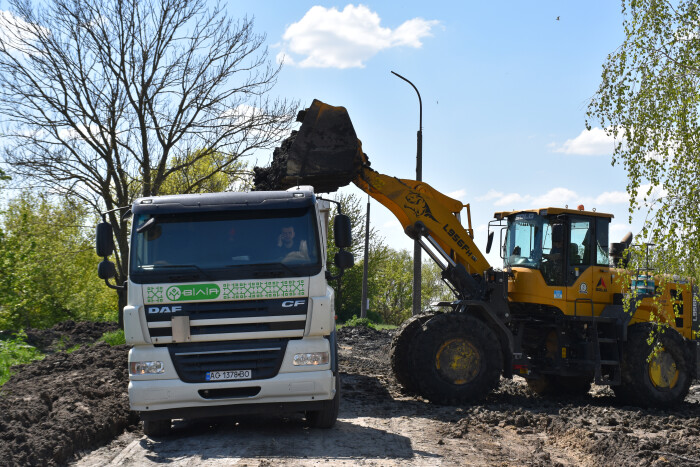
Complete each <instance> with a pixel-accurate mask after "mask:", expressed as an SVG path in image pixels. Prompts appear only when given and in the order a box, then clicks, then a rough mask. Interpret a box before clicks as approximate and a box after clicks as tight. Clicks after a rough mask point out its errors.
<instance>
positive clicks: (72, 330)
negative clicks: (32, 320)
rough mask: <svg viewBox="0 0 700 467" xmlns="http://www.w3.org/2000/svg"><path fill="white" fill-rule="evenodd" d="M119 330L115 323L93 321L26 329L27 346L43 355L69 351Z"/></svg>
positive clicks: (65, 322)
mask: <svg viewBox="0 0 700 467" xmlns="http://www.w3.org/2000/svg"><path fill="white" fill-rule="evenodd" d="M117 329H119V325H117V323H110V322H94V321H81V322H77V323H76V322H75V321H64V322H62V323H58V324H56V325H55V326H53V327H51V328H48V329H32V328H30V329H27V330H26V331H25V332H26V333H27V344H29V345H32V346H34V347H36V348H38V349H39V350H41V351H42V352H44V353H53V352H57V351H61V350H66V349H70V348H71V347H74V346H76V345H84V344H91V343H93V342H95V341H96V340H97V339H99V338H100V337H101V336H102V334H104V333H105V332H112V331H116V330H117Z"/></svg>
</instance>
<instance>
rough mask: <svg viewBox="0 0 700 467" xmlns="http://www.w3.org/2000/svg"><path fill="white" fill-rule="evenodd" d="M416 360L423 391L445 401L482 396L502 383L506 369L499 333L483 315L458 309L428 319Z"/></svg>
mask: <svg viewBox="0 0 700 467" xmlns="http://www.w3.org/2000/svg"><path fill="white" fill-rule="evenodd" d="M414 360H415V370H414V371H415V372H416V375H415V376H416V382H417V383H418V392H419V394H420V395H422V396H424V397H425V398H427V399H428V400H430V401H431V402H433V403H436V404H443V405H460V404H465V403H470V402H475V401H478V400H479V399H482V398H483V397H485V396H486V395H487V394H488V393H490V392H491V391H492V390H493V389H494V388H496V387H497V386H498V383H499V381H500V377H501V372H502V370H503V357H502V353H501V346H500V343H499V342H498V337H497V336H496V334H495V333H494V332H493V331H492V330H491V328H489V327H488V326H487V325H486V323H484V322H483V321H482V320H480V319H479V318H477V317H475V316H472V315H463V314H456V313H446V314H439V315H437V316H435V317H434V318H432V319H430V320H428V321H426V322H425V324H424V325H423V327H422V332H420V333H418V334H417V336H416V343H415V349H414Z"/></svg>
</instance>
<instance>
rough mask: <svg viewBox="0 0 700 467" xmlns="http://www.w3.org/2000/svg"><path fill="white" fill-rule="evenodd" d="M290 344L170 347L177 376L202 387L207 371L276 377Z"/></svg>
mask: <svg viewBox="0 0 700 467" xmlns="http://www.w3.org/2000/svg"><path fill="white" fill-rule="evenodd" d="M287 342H288V339H263V340H256V341H236V342H205V343H196V344H170V345H169V346H168V350H169V352H170V358H171V359H172V361H173V364H174V365H175V370H176V371H177V374H178V376H179V377H180V379H181V380H182V381H184V382H186V383H203V382H206V377H205V375H206V373H207V372H208V371H227V370H251V376H252V377H251V380H258V379H266V378H272V377H274V376H275V375H277V372H278V371H279V369H280V366H281V365H282V359H283V358H284V352H285V350H286V348H287ZM246 381H250V380H246Z"/></svg>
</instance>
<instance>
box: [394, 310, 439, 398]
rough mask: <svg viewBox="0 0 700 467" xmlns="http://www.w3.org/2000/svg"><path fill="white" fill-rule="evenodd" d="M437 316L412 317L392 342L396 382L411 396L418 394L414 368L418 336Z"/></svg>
mask: <svg viewBox="0 0 700 467" xmlns="http://www.w3.org/2000/svg"><path fill="white" fill-rule="evenodd" d="M434 316H435V313H427V314H420V315H415V316H411V317H410V318H408V319H407V320H406V321H404V322H403V324H401V327H399V329H398V330H397V331H396V334H395V335H394V338H393V339H392V340H391V351H390V353H389V357H390V361H391V370H392V371H393V373H394V377H395V378H396V381H398V383H399V384H400V385H401V386H402V387H403V388H404V390H405V391H406V392H408V393H409V394H417V392H418V383H417V381H416V371H415V370H414V368H413V366H414V365H413V349H414V348H415V340H416V336H417V335H418V333H419V332H421V330H422V327H423V324H424V323H425V322H426V321H428V320H429V319H431V318H432V317H434Z"/></svg>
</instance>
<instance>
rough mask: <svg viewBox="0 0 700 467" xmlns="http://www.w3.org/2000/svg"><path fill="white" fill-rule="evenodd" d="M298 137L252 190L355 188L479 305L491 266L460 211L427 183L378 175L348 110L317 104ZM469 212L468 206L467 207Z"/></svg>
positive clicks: (305, 115) (304, 115)
mask: <svg viewBox="0 0 700 467" xmlns="http://www.w3.org/2000/svg"><path fill="white" fill-rule="evenodd" d="M297 120H299V121H301V122H302V125H301V128H300V129H299V131H298V132H297V133H296V134H294V135H293V136H292V137H290V138H289V139H288V140H287V141H286V142H284V143H283V145H282V148H280V149H283V148H285V147H286V151H282V150H280V151H277V150H276V151H275V155H274V158H273V163H272V166H271V167H270V168H269V169H259V168H256V179H255V184H256V187H260V188H261V189H279V188H288V187H290V186H294V185H298V184H309V185H313V186H314V187H315V189H316V191H317V192H326V191H328V192H331V191H336V190H337V189H338V188H340V187H341V186H345V185H348V184H349V183H351V182H352V183H354V184H355V185H357V186H358V187H359V188H360V189H361V190H363V191H364V192H366V193H368V194H369V195H370V196H372V197H373V198H374V199H376V200H377V201H379V202H380V203H382V204H383V205H384V206H386V207H387V208H388V209H389V210H390V211H391V212H392V213H393V214H394V215H395V216H396V218H397V219H398V220H399V222H400V223H401V225H402V227H403V228H404V231H405V232H406V234H407V235H408V236H409V237H411V238H413V239H414V240H417V241H418V242H419V243H420V244H421V246H422V247H423V249H424V250H425V251H426V252H427V253H428V254H429V255H430V256H431V257H432V258H433V260H435V261H436V263H437V264H438V265H440V267H441V268H442V269H443V278H444V279H445V280H447V281H448V282H449V283H450V284H451V285H452V286H453V288H454V291H455V293H456V295H457V296H458V298H459V299H484V294H485V293H486V288H485V287H484V286H483V281H481V280H480V279H481V277H482V276H483V274H484V273H485V272H486V271H488V270H489V269H490V268H491V266H490V265H489V263H488V261H487V260H486V258H485V257H484V255H483V254H482V253H481V251H479V248H477V246H476V244H475V243H474V239H473V234H472V231H471V225H470V224H471V219H469V210H468V209H467V218H468V221H469V227H470V228H469V231H468V230H467V229H465V228H464V227H463V226H462V224H461V222H460V212H461V211H462V209H463V208H464V207H465V205H463V204H462V203H461V202H460V201H458V200H456V199H453V198H450V197H449V196H446V195H444V194H442V193H440V192H439V191H437V190H435V189H434V188H432V187H431V186H430V185H428V184H427V183H423V182H417V181H414V180H407V179H399V178H396V177H390V176H388V175H384V174H380V173H378V172H376V171H375V170H373V169H372V168H370V164H369V160H368V159H367V155H366V154H364V153H363V152H362V143H361V142H360V140H359V139H357V135H356V134H355V130H354V128H353V125H352V122H351V121H350V117H349V115H348V113H347V110H346V109H345V108H344V107H335V106H331V105H328V104H325V103H323V102H320V101H318V100H314V101H313V103H312V104H311V106H310V107H309V108H308V109H306V110H304V111H302V112H300V113H299V116H298V117H297ZM467 208H468V205H467Z"/></svg>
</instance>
